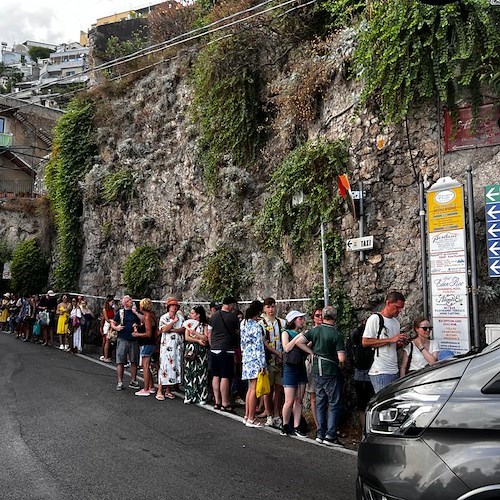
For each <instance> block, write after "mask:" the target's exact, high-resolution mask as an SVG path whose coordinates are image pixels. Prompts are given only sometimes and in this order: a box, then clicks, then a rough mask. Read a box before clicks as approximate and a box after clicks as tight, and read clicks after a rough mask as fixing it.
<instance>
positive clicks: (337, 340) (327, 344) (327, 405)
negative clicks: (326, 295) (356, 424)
mask: <svg viewBox="0 0 500 500" xmlns="http://www.w3.org/2000/svg"><path fill="white" fill-rule="evenodd" d="M336 318H337V310H336V309H335V307H332V306H326V307H325V308H324V309H323V324H321V325H320V326H316V327H315V328H312V329H311V330H309V331H307V332H305V333H303V334H302V335H301V337H300V338H299V339H298V341H297V345H298V346H299V347H301V348H302V346H305V345H306V344H307V343H308V342H311V343H312V346H311V349H312V351H313V353H314V361H313V372H312V373H313V377H314V382H315V383H316V416H317V419H318V432H317V435H316V441H317V442H318V443H323V444H326V445H330V446H342V443H341V442H340V441H339V440H338V438H337V423H338V420H339V417H340V412H341V409H342V388H343V384H344V381H343V377H342V372H341V371H340V367H341V366H342V364H343V363H344V362H345V360H346V352H345V344H344V338H343V336H342V334H341V333H340V332H338V331H337V329H336V328H335V327H334V323H335V320H336Z"/></svg>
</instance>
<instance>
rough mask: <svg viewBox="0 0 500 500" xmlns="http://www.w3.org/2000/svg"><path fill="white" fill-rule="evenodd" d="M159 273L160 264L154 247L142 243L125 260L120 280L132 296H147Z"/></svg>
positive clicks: (149, 294)
mask: <svg viewBox="0 0 500 500" xmlns="http://www.w3.org/2000/svg"><path fill="white" fill-rule="evenodd" d="M160 273H161V265H160V259H159V258H158V253H157V250H156V248H154V247H152V246H150V245H142V246H140V247H137V248H136V249H135V250H134V251H133V252H132V253H131V254H130V255H129V256H128V258H127V260H126V261H125V266H124V268H123V274H122V280H123V283H124V284H125V286H126V287H127V291H128V292H129V293H130V294H131V295H132V296H134V297H149V296H151V292H152V288H153V285H154V283H155V282H157V280H158V277H159V275H160Z"/></svg>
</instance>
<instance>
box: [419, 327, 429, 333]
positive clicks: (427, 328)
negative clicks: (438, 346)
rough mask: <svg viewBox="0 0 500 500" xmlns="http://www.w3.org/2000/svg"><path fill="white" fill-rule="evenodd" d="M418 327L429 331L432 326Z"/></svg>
mask: <svg viewBox="0 0 500 500" xmlns="http://www.w3.org/2000/svg"><path fill="white" fill-rule="evenodd" d="M419 328H422V330H427V331H429V332H432V326H419Z"/></svg>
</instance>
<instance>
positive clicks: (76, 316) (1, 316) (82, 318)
mask: <svg viewBox="0 0 500 500" xmlns="http://www.w3.org/2000/svg"><path fill="white" fill-rule="evenodd" d="M0 309H1V312H0V329H1V330H3V331H8V332H9V333H11V334H14V335H15V336H16V339H20V340H22V341H24V342H34V343H40V344H41V345H43V346H52V345H54V336H55V335H56V336H57V337H58V341H59V349H61V350H64V351H67V352H71V353H81V352H82V350H83V334H84V332H85V330H86V329H85V326H87V327H88V326H89V324H90V321H91V320H92V319H93V318H94V314H93V313H92V311H91V310H90V309H89V308H88V306H87V303H86V301H85V299H84V298H83V297H82V296H81V295H79V296H75V297H72V298H71V300H69V298H68V295H67V294H62V295H61V297H60V299H58V298H57V294H56V293H55V292H54V291H53V290H49V291H48V292H47V293H46V294H44V295H42V296H39V295H29V294H26V295H24V296H23V297H16V296H15V294H13V293H10V292H7V293H5V294H4V295H3V298H2V302H1V305H0Z"/></svg>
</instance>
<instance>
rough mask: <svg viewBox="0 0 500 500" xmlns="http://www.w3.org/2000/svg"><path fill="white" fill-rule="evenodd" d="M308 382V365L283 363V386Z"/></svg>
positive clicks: (294, 385) (295, 385)
mask: <svg viewBox="0 0 500 500" xmlns="http://www.w3.org/2000/svg"><path fill="white" fill-rule="evenodd" d="M302 384H304V385H305V384H307V372H306V367H305V366H303V365H300V366H296V365H287V364H286V363H285V364H284V365H283V387H298V386H299V385H302Z"/></svg>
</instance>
